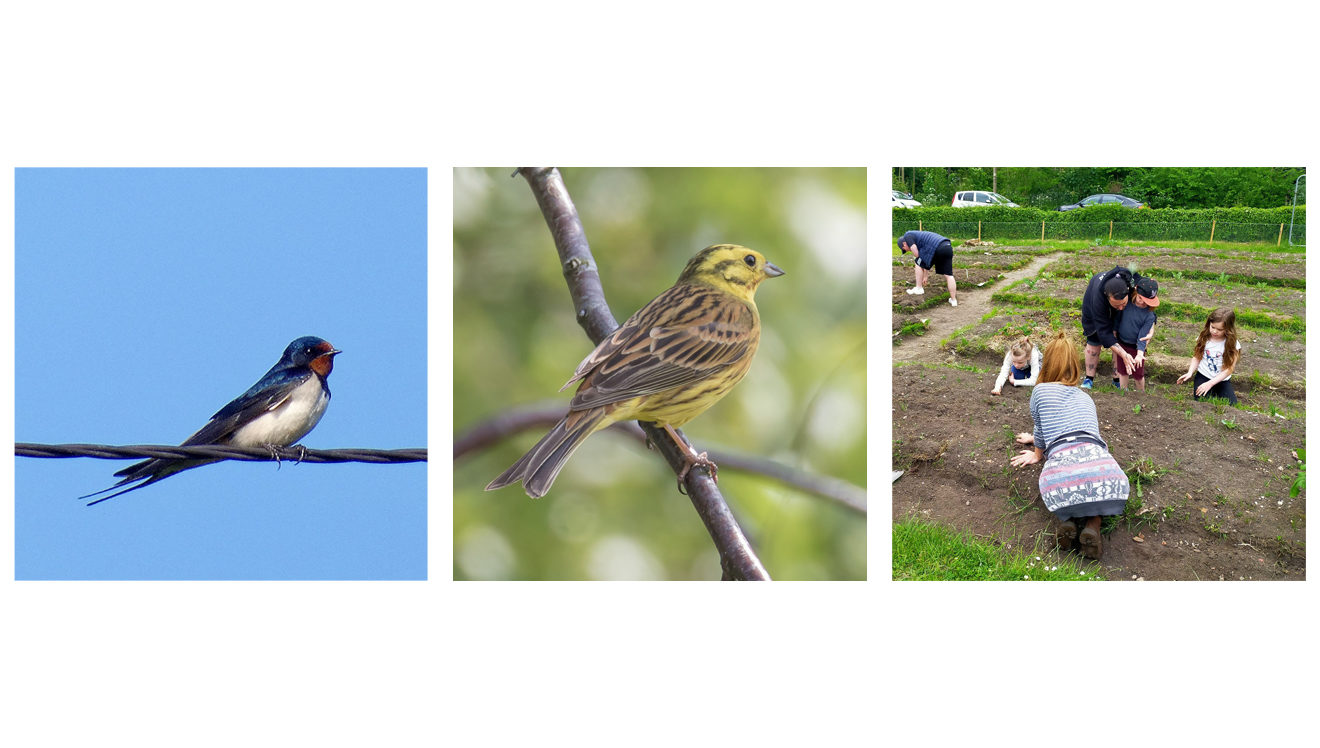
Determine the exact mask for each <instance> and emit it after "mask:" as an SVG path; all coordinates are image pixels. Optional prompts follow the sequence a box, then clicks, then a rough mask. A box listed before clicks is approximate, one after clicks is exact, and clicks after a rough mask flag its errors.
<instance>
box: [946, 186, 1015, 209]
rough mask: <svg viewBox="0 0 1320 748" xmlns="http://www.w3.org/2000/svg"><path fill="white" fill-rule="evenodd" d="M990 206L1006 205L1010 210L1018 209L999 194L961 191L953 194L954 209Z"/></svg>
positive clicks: (986, 191) (987, 191)
mask: <svg viewBox="0 0 1320 748" xmlns="http://www.w3.org/2000/svg"><path fill="white" fill-rule="evenodd" d="M991 205H1006V206H1008V207H1010V208H1016V207H1018V204H1017V203H1015V202H1013V201H1012V200H1009V199H1008V198H1006V197H1004V196H1003V195H1001V194H999V193H998V192H991V191H989V190H962V191H959V192H955V193H953V207H955V208H976V207H982V208H985V207H989V206H991Z"/></svg>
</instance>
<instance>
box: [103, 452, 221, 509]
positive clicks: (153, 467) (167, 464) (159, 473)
mask: <svg viewBox="0 0 1320 748" xmlns="http://www.w3.org/2000/svg"><path fill="white" fill-rule="evenodd" d="M212 462H219V460H163V459H160V458H153V459H150V460H143V461H142V462H138V463H134V464H132V465H129V466H128V467H126V468H124V469H123V470H120V471H119V472H117V473H115V475H116V476H123V480H121V481H119V482H118V483H116V484H114V485H113V486H111V487H109V488H103V489H101V490H100V491H96V492H95V493H89V494H87V495H86V496H79V497H78V500H79V501H81V500H83V499H90V498H91V497H93V496H100V495H101V494H103V493H105V492H106V491H114V490H115V489H116V488H120V487H121V486H128V484H130V483H137V482H138V481H142V482H141V483H137V485H136V486H128V488H125V489H124V490H122V491H118V492H116V493H112V494H110V495H109V496H102V497H101V498H99V499H97V500H96V501H89V502H87V506H93V505H95V504H100V503H101V502H102V501H106V500H108V499H113V498H114V497H116V496H123V495H124V494H126V493H128V492H129V491H136V490H138V489H139V488H145V487H146V486H150V485H151V484H152V483H155V482H156V481H160V480H165V479H166V478H168V477H170V476H171V475H174V474H176V473H181V472H183V471H184V470H188V469H190V468H195V467H199V466H201V465H209V464H210V463H212Z"/></svg>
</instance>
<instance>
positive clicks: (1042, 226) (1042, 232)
mask: <svg viewBox="0 0 1320 748" xmlns="http://www.w3.org/2000/svg"><path fill="white" fill-rule="evenodd" d="M1040 246H1042V247H1043V246H1045V222H1044V221H1041V222H1040Z"/></svg>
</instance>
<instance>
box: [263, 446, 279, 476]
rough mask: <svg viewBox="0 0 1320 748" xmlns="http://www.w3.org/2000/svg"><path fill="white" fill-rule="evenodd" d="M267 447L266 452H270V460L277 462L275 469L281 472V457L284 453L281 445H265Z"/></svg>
mask: <svg viewBox="0 0 1320 748" xmlns="http://www.w3.org/2000/svg"><path fill="white" fill-rule="evenodd" d="M265 447H266V451H267V452H270V458H271V459H272V460H274V461H275V469H276V470H279V469H280V456H281V452H282V451H281V449H280V445H278V444H267V445H265Z"/></svg>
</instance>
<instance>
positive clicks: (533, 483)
mask: <svg viewBox="0 0 1320 748" xmlns="http://www.w3.org/2000/svg"><path fill="white" fill-rule="evenodd" d="M605 413H606V411H605V409H604V408H593V409H592V410H586V411H573V412H570V413H569V414H568V415H566V416H564V417H563V418H561V419H560V420H559V423H556V424H555V427H554V428H552V429H550V433H548V434H546V435H545V436H543V437H541V441H539V442H537V443H536V446H535V447H532V448H531V449H530V450H528V451H527V454H525V455H523V456H522V457H521V458H519V459H518V461H517V462H515V463H513V467H511V468H509V469H508V470H505V471H504V472H503V473H501V474H500V477H498V478H496V479H495V480H493V481H491V482H490V484H489V485H487V486H486V490H487V491H494V490H495V489H497V488H503V487H505V486H507V485H509V484H511V483H517V482H518V481H522V484H523V490H524V491H526V492H527V495H528V496H531V497H532V498H533V499H539V498H541V497H542V496H545V494H546V491H549V490H550V486H552V485H554V482H555V478H556V477H558V475H559V471H560V470H563V469H564V464H565V463H567V462H568V458H569V457H572V456H573V453H574V452H576V451H577V448H578V447H579V446H581V445H582V442H583V440H585V439H586V438H587V437H588V436H591V435H592V434H593V433H594V432H595V431H596V430H597V429H599V428H602V427H604V426H608V425H609V424H608V423H602V422H601V421H602V420H603V419H604V417H605Z"/></svg>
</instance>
